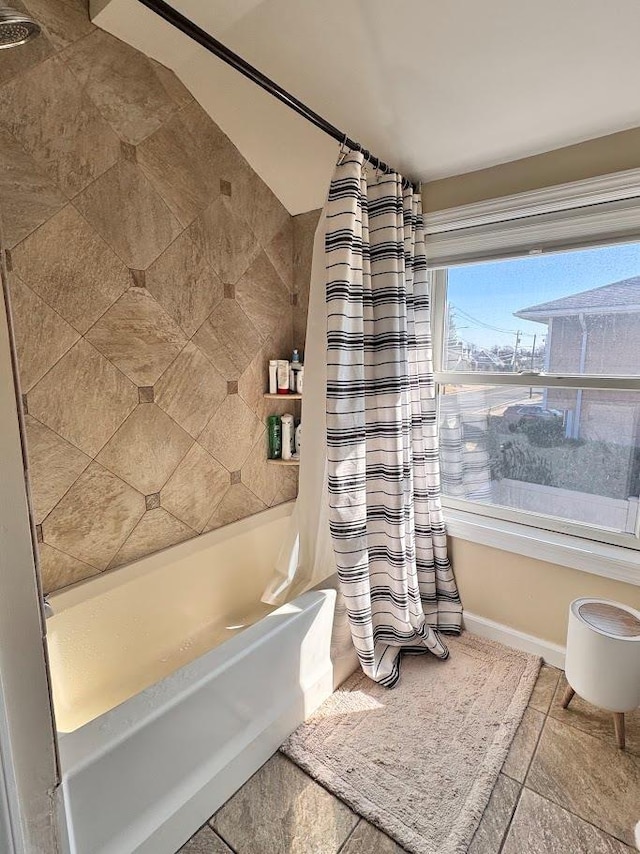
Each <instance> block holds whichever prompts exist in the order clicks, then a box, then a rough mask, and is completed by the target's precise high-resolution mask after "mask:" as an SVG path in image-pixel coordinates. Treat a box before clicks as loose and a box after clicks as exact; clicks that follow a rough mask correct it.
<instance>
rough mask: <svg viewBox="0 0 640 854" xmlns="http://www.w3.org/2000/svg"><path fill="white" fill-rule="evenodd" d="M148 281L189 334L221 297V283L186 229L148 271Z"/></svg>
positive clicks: (201, 322) (176, 320)
mask: <svg viewBox="0 0 640 854" xmlns="http://www.w3.org/2000/svg"><path fill="white" fill-rule="evenodd" d="M145 283H146V287H147V288H148V290H149V291H150V292H151V293H152V294H153V296H154V297H155V298H156V299H157V300H158V302H159V303H160V305H161V306H162V307H163V308H164V310H165V311H166V312H168V313H169V314H170V315H171V317H172V318H173V319H174V320H175V322H176V323H177V324H178V325H179V326H180V327H181V328H182V330H183V332H184V333H185V334H186V335H188V336H189V337H190V336H192V335H193V334H194V332H195V331H196V330H197V329H198V328H199V327H200V326H202V324H203V323H204V321H205V320H206V319H207V317H208V316H209V314H210V313H211V311H212V310H213V308H214V306H215V305H216V304H217V303H218V302H219V301H220V300H221V299H222V296H223V287H222V282H221V281H220V279H219V278H218V276H217V275H216V274H215V273H214V271H213V269H212V268H211V267H210V266H209V264H208V263H207V261H206V259H205V257H204V255H203V254H202V252H201V251H200V250H199V249H198V248H197V247H196V245H195V244H194V242H193V241H192V240H191V238H190V237H189V236H188V235H187V233H186V232H183V233H182V234H181V235H180V236H179V237H178V238H177V239H176V240H174V241H173V243H172V244H171V245H170V246H169V247H168V248H167V249H165V251H164V252H163V253H162V255H160V257H159V258H157V259H156V260H155V261H154V262H153V264H152V265H151V266H150V267H149V269H148V270H147V271H146V275H145Z"/></svg>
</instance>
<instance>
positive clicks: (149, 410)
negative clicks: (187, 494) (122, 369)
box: [96, 403, 193, 495]
mask: <svg viewBox="0 0 640 854" xmlns="http://www.w3.org/2000/svg"><path fill="white" fill-rule="evenodd" d="M192 442H193V440H192V439H191V436H189V435H188V433H185V431H184V430H183V429H182V428H181V427H179V426H178V425H177V424H176V423H175V421H173V420H172V419H171V418H169V416H168V415H165V413H164V412H163V411H162V410H161V409H160V408H159V407H158V406H156V404H155V403H141V404H139V405H138V406H137V407H136V409H135V410H134V411H133V412H132V414H131V415H130V416H129V418H127V420H126V421H125V422H124V424H123V425H122V427H120V429H119V430H118V431H117V432H116V433H115V435H114V436H113V438H111V439H110V440H109V441H108V442H107V444H106V445H105V446H104V448H103V449H102V451H100V453H99V454H98V456H97V458H96V459H97V461H98V462H99V463H102V465H104V466H105V467H106V468H108V469H109V471H112V472H114V474H117V475H118V477H121V478H122V479H123V480H124V481H126V483H128V484H130V485H131V486H133V487H134V488H135V489H137V490H139V491H140V492H142V493H143V495H150V494H151V493H153V492H159V491H160V489H161V487H162V486H164V484H165V483H166V482H167V480H168V479H169V477H170V475H171V474H172V472H173V471H174V470H175V468H176V466H177V465H178V463H179V462H180V460H181V459H182V458H183V457H184V455H185V454H186V453H187V451H188V450H189V448H190V447H191V444H192Z"/></svg>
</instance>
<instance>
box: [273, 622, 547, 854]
mask: <svg viewBox="0 0 640 854" xmlns="http://www.w3.org/2000/svg"><path fill="white" fill-rule="evenodd" d="M447 645H448V647H449V649H450V652H451V655H450V656H449V658H448V659H447V660H446V661H439V660H438V659H436V658H434V657H432V656H426V655H425V656H417V657H408V656H407V657H405V658H404V660H403V662H402V669H401V675H400V682H399V684H398V685H397V686H396V687H395V688H392V689H388V688H382V687H380V686H379V685H376V684H375V683H373V682H371V680H369V679H367V677H366V676H364V675H363V674H362V673H361V672H359V671H358V672H357V673H355V674H354V675H353V676H351V677H350V678H349V679H348V680H347V681H346V682H345V683H344V685H342V686H341V687H340V688H339V689H338V690H337V691H336V692H335V694H333V695H332V696H331V697H330V698H329V699H328V700H327V701H326V702H325V703H323V704H322V706H321V707H320V709H319V710H318V711H317V712H316V713H315V714H314V715H313V716H312V717H311V718H310V719H309V720H308V721H307V722H306V723H304V724H303V725H302V726H301V727H299V728H298V729H297V730H296V731H295V732H294V733H293V735H292V736H290V738H289V739H287V741H286V742H285V743H284V745H283V746H282V751H283V752H284V753H285V754H286V755H287V756H288V757H289V758H290V759H292V760H293V761H294V762H295V763H297V764H298V765H299V766H300V767H301V768H303V769H304V770H305V771H307V773H308V774H310V775H311V776H312V777H313V778H314V779H316V780H317V781H318V782H319V783H321V784H322V785H323V786H324V787H325V788H327V789H328V790H329V791H330V792H333V793H334V794H335V795H337V797H339V798H341V799H342V800H343V801H345V803H347V804H348V805H349V806H350V807H351V808H352V809H353V810H355V812H357V813H360V815H362V816H364V818H366V819H367V820H368V821H370V822H371V823H372V824H375V825H377V826H378V827H379V828H380V830H382V831H384V832H385V833H386V834H388V835H389V836H391V837H392V838H393V839H395V840H396V841H397V842H399V843H400V845H402V846H404V847H405V848H406V849H407V850H408V851H411V852H414V854H464V852H466V850H467V847H468V845H469V843H470V842H471V838H472V837H473V834H474V832H475V830H476V827H477V826H478V823H479V821H480V818H481V817H482V813H483V811H484V809H485V807H486V805H487V802H488V800H489V796H490V795H491V790H492V789H493V785H494V783H495V781H496V779H497V777H498V773H499V771H500V768H501V767H502V763H503V762H504V760H505V757H506V755H507V751H508V750H509V746H510V744H511V742H512V740H513V737H514V735H515V732H516V729H517V728H518V724H519V723H520V720H521V718H522V715H523V713H524V710H525V708H526V706H527V703H528V701H529V697H530V696H531V691H532V690H533V686H534V684H535V681H536V677H537V675H538V670H539V668H540V660H539V659H538V658H536V657H535V656H533V655H528V654H526V653H522V652H517V651H515V650H512V649H508V648H507V647H505V646H502V645H501V644H498V643H494V642H492V641H487V640H484V639H482V638H479V637H476V636H475V635H471V634H468V633H464V634H463V635H462V636H461V637H459V638H452V639H447Z"/></svg>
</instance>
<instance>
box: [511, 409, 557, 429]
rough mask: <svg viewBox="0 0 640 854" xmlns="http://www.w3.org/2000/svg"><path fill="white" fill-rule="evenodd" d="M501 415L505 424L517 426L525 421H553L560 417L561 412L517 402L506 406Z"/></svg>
mask: <svg viewBox="0 0 640 854" xmlns="http://www.w3.org/2000/svg"><path fill="white" fill-rule="evenodd" d="M502 417H503V418H504V420H505V421H506V422H507V424H509V425H511V424H513V425H514V426H518V425H520V424H522V423H523V422H526V421H538V420H542V421H555V420H557V419H562V412H560V410H559V409H545V408H544V406H536V405H533V404H524V405H522V404H517V405H515V406H507V408H506V409H505V411H504V413H503V415H502Z"/></svg>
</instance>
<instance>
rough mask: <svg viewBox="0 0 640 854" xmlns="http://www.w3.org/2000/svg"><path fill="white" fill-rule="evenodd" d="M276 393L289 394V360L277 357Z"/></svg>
mask: <svg viewBox="0 0 640 854" xmlns="http://www.w3.org/2000/svg"><path fill="white" fill-rule="evenodd" d="M277 391H278V394H289V362H287V360H286V359H278V390H277Z"/></svg>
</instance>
